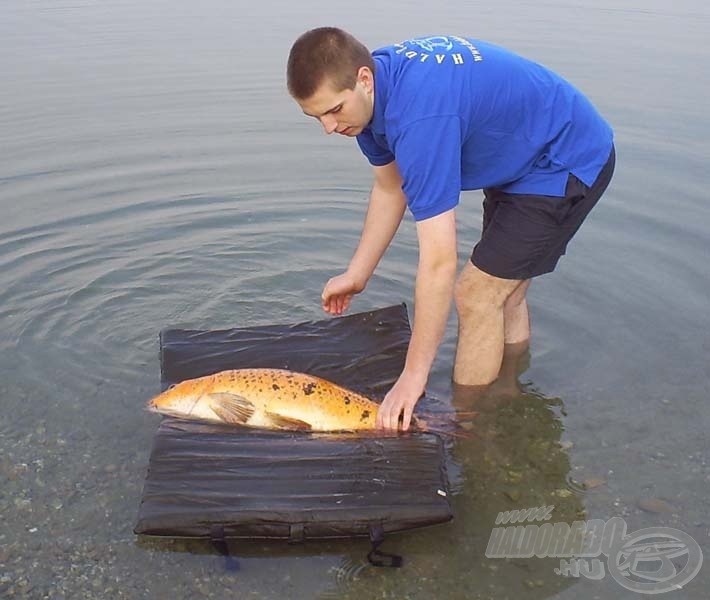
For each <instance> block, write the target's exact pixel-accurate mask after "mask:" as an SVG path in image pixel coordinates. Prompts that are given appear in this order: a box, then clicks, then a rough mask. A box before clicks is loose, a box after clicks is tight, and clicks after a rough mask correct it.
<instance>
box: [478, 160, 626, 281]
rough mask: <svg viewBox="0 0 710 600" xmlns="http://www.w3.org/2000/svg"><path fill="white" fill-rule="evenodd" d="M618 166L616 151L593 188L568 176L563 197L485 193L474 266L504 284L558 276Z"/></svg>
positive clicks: (485, 190)
mask: <svg viewBox="0 0 710 600" xmlns="http://www.w3.org/2000/svg"><path fill="white" fill-rule="evenodd" d="M615 160H616V156H615V152H614V148H613V147H612V150H611V154H610V155H609V160H608V161H607V163H606V165H604V168H603V169H602V170H601V172H600V173H599V176H598V177H597V180H596V181H595V182H594V184H593V185H592V187H587V186H586V185H584V184H583V183H582V182H581V181H580V180H579V179H577V178H576V177H575V176H574V175H571V174H570V176H569V179H568V180H567V189H566V191H565V196H564V197H557V196H536V195H532V194H506V193H505V192H501V191H500V190H497V189H494V188H489V189H484V190H483V193H484V194H485V199H484V200H483V231H482V233H481V240H480V241H479V242H478V244H476V246H475V247H474V249H473V253H472V254H471V262H472V263H473V264H474V265H475V266H476V267H478V268H479V269H481V271H484V272H486V273H488V274H489V275H493V276H495V277H500V278H502V279H530V278H531V277H536V276H537V275H543V274H544V273H550V272H552V271H554V269H555V266H556V265H557V261H558V260H559V259H560V257H561V256H562V255H563V254H564V253H565V250H566V249H567V243H568V242H569V241H570V239H571V238H572V236H573V235H574V234H575V233H576V231H577V229H579V227H580V225H581V224H582V222H583V221H584V219H585V217H586V216H587V215H588V214H589V211H590V210H592V208H594V205H595V204H596V203H597V200H599V198H600V197H601V195H602V194H603V193H604V190H605V189H606V188H607V186H608V185H609V182H610V181H611V176H612V174H613V173H614V164H615Z"/></svg>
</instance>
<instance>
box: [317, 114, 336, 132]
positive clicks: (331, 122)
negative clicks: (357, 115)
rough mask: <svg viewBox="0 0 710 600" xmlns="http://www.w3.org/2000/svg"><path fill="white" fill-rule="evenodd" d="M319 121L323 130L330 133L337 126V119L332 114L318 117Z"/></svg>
mask: <svg viewBox="0 0 710 600" xmlns="http://www.w3.org/2000/svg"><path fill="white" fill-rule="evenodd" d="M320 123H321V125H323V130H324V131H325V132H326V133H327V134H328V135H330V134H331V133H333V132H334V131H335V129H336V128H337V127H338V121H337V120H336V118H335V117H334V116H333V115H323V116H322V117H321V118H320Z"/></svg>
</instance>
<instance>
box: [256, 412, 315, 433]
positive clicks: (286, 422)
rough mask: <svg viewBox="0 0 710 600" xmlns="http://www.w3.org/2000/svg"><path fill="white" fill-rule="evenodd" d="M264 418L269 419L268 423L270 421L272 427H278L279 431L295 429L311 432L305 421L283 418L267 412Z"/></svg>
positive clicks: (308, 424)
mask: <svg viewBox="0 0 710 600" xmlns="http://www.w3.org/2000/svg"><path fill="white" fill-rule="evenodd" d="M265 416H266V418H268V419H269V421H271V423H272V425H273V426H274V427H278V428H280V429H297V430H299V431H310V430H311V424H310V423H306V421H301V420H300V419H294V418H292V417H284V416H283V415H279V414H276V413H272V412H268V411H266V413H265Z"/></svg>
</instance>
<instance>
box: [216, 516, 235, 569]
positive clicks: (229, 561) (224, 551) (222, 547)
mask: <svg viewBox="0 0 710 600" xmlns="http://www.w3.org/2000/svg"><path fill="white" fill-rule="evenodd" d="M210 542H211V543H212V547H213V548H214V549H215V550H217V552H219V553H220V554H221V555H222V556H224V568H225V569H226V570H227V571H239V561H238V560H237V559H236V557H234V556H232V555H231V554H230V553H229V545H228V544H227V539H226V538H225V536H224V527H222V525H212V526H211V527H210Z"/></svg>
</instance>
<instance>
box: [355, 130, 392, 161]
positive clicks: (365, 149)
mask: <svg viewBox="0 0 710 600" xmlns="http://www.w3.org/2000/svg"><path fill="white" fill-rule="evenodd" d="M356 139H357V143H358V146H360V150H361V151H362V153H363V154H364V155H365V156H366V157H367V160H369V161H370V164H371V165H372V166H374V167H382V166H384V165H388V164H390V163H391V162H392V161H393V160H394V155H393V154H392V153H391V152H390V151H389V150H388V149H387V148H383V147H382V146H381V145H380V144H378V143H377V142H376V141H375V137H374V135H373V134H372V131H370V130H369V129H365V130H363V131H362V133H360V134H359V135H358V136H357V138H356Z"/></svg>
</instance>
